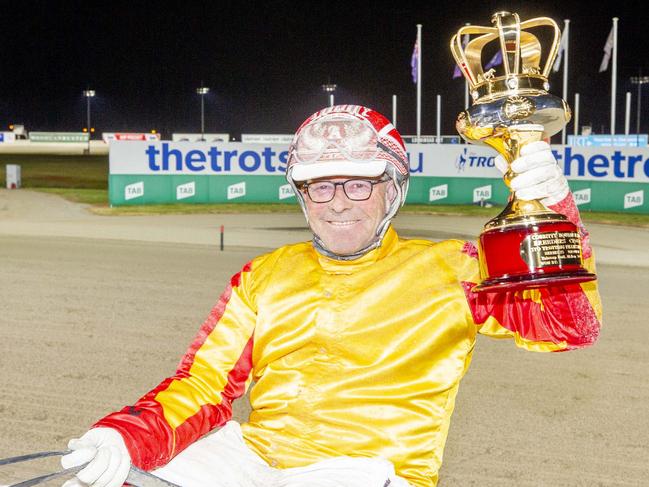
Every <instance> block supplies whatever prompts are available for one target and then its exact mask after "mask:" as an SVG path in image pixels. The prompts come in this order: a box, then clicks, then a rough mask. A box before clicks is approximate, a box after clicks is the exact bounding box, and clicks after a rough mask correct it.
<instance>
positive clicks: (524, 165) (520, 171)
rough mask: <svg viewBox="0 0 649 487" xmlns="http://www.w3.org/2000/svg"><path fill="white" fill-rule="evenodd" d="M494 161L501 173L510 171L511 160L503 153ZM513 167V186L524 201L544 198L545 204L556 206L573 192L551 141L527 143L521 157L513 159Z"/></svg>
mask: <svg viewBox="0 0 649 487" xmlns="http://www.w3.org/2000/svg"><path fill="white" fill-rule="evenodd" d="M494 163H495V165H496V167H497V168H498V169H499V170H500V172H502V173H503V174H504V173H505V172H507V169H508V167H507V161H505V159H504V158H503V156H500V155H499V156H497V157H496V159H495V160H494ZM511 169H512V171H513V172H515V173H516V176H515V177H514V178H513V179H512V180H511V182H510V184H511V188H512V191H514V193H515V194H516V196H517V197H518V198H519V199H521V200H540V201H541V203H543V204H544V205H545V206H552V205H556V204H557V203H559V202H560V201H562V200H563V199H564V198H565V197H566V196H568V193H569V192H570V187H569V186H568V181H567V180H566V177H565V176H564V175H563V171H562V170H561V168H560V167H559V164H557V160H556V159H555V158H554V155H553V154H552V150H551V149H550V145H549V144H548V143H547V142H543V141H538V142H532V143H530V144H527V145H525V146H523V147H522V148H521V155H520V157H519V158H518V159H516V160H515V161H513V162H512V164H511Z"/></svg>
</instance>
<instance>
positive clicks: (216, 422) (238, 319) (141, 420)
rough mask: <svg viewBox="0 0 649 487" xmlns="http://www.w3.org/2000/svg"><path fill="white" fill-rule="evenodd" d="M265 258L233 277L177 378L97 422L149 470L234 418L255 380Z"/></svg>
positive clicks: (178, 371) (244, 268)
mask: <svg viewBox="0 0 649 487" xmlns="http://www.w3.org/2000/svg"><path fill="white" fill-rule="evenodd" d="M262 261H263V257H259V258H257V259H255V260H253V261H252V262H251V263H248V264H246V265H245V266H244V267H243V269H242V270H241V272H239V273H237V274H235V275H234V276H233V277H232V278H231V280H230V284H229V285H228V287H227V288H226V290H225V291H224V292H223V294H222V295H221V297H220V299H219V300H218V302H217V303H216V305H215V306H214V307H213V309H212V310H211V312H210V314H209V316H208V318H207V319H206V321H205V322H204V323H203V325H202V326H201V328H200V329H199V331H198V334H197V335H196V338H195V339H194V341H193V342H192V344H191V345H190V347H189V349H188V350H187V352H186V354H185V355H184V356H183V358H182V359H181V361H180V364H179V366H178V369H177V370H176V373H175V374H174V375H173V376H172V377H169V378H167V379H165V380H164V381H162V382H161V383H160V384H159V385H158V386H157V387H156V388H154V389H153V390H151V391H150V392H148V393H147V394H145V395H144V396H143V397H142V398H141V399H139V400H138V401H137V402H136V403H135V404H134V405H132V406H127V407H125V408H123V409H122V410H121V411H119V412H115V413H112V414H109V415H108V416H106V417H105V418H103V419H101V420H100V421H98V422H97V423H96V424H95V425H94V426H95V427H97V426H105V427H110V428H115V429H116V430H118V431H119V432H120V433H121V434H122V436H123V437H124V439H125V442H126V446H127V448H128V449H129V453H130V454H131V459H132V462H133V464H134V465H136V466H138V467H139V468H142V469H145V470H151V469H153V468H156V467H159V466H162V465H165V464H166V463H167V462H169V461H170V460H171V459H172V458H173V457H174V456H175V455H177V454H178V453H180V452H181V451H182V450H183V449H185V448H186V447H187V446H189V445H190V444H191V443H192V442H194V441H196V440H197V439H198V438H200V437H201V436H203V435H204V434H206V433H208V432H209V431H211V430H212V429H214V428H216V427H219V426H221V425H223V424H225V423H226V422H227V421H228V420H229V419H230V418H231V417H232V401H234V400H235V399H237V398H238V397H241V396H242V395H244V394H245V392H246V390H247V388H248V386H249V385H250V382H251V380H252V367H253V364H252V348H253V336H254V329H255V323H256V303H255V291H254V283H253V282H252V274H253V270H254V268H255V267H256V266H258V265H260V264H261V262H262Z"/></svg>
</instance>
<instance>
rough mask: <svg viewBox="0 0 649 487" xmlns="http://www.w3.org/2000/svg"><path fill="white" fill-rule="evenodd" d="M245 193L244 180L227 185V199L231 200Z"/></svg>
mask: <svg viewBox="0 0 649 487" xmlns="http://www.w3.org/2000/svg"><path fill="white" fill-rule="evenodd" d="M245 195H246V182H245V181H243V182H241V183H237V184H231V185H230V186H228V199H229V200H233V199H235V198H241V197H242V196H245Z"/></svg>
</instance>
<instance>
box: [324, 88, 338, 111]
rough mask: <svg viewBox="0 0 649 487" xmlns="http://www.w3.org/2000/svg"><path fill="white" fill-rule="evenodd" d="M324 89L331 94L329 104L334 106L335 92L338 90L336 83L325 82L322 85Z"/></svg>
mask: <svg viewBox="0 0 649 487" xmlns="http://www.w3.org/2000/svg"><path fill="white" fill-rule="evenodd" d="M322 91H324V92H325V93H328V94H329V106H330V107H332V106H334V92H335V91H336V84H335V83H325V84H324V85H322Z"/></svg>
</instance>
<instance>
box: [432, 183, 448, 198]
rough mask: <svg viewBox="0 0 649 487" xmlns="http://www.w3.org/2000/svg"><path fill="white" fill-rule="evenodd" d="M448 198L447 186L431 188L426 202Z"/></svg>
mask: <svg viewBox="0 0 649 487" xmlns="http://www.w3.org/2000/svg"><path fill="white" fill-rule="evenodd" d="M447 197H448V184H440V185H439V186H433V187H431V188H430V189H429V190H428V201H437V200H443V199H445V198H447Z"/></svg>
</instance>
